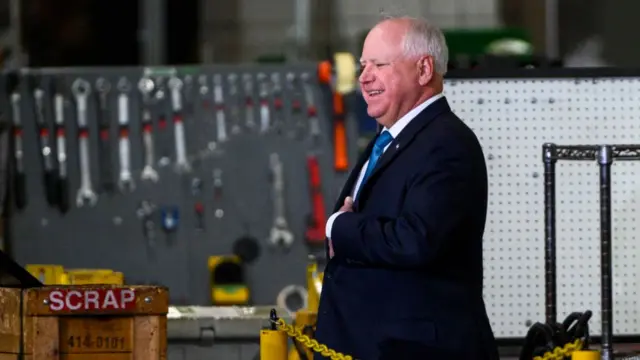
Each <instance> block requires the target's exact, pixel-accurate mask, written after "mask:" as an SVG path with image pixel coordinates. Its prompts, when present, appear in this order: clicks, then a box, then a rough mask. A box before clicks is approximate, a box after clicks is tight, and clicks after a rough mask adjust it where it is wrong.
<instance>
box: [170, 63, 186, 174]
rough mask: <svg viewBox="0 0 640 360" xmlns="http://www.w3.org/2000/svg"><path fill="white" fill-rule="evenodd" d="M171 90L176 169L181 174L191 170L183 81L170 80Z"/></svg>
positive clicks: (175, 78)
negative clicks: (185, 122)
mask: <svg viewBox="0 0 640 360" xmlns="http://www.w3.org/2000/svg"><path fill="white" fill-rule="evenodd" d="M168 85H169V89H170V90H171V108H172V110H173V132H174V135H175V142H176V168H177V170H178V171H179V172H188V171H190V170H191V166H190V165H189V160H188V159H187V143H186V140H185V131H184V122H183V119H182V110H183V109H182V86H183V83H182V80H180V79H179V78H178V77H176V76H173V77H171V79H169V84H168Z"/></svg>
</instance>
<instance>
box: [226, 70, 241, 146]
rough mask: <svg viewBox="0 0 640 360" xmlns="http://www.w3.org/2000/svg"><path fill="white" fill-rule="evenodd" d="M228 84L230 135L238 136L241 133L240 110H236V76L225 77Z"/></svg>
mask: <svg viewBox="0 0 640 360" xmlns="http://www.w3.org/2000/svg"><path fill="white" fill-rule="evenodd" d="M227 82H228V83H229V103H230V104H231V123H232V125H231V133H232V134H239V133H240V132H241V131H242V127H241V126H240V110H239V109H238V105H239V99H238V96H239V94H238V75H236V74H234V73H231V74H229V75H227Z"/></svg>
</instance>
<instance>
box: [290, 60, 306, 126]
mask: <svg viewBox="0 0 640 360" xmlns="http://www.w3.org/2000/svg"><path fill="white" fill-rule="evenodd" d="M287 91H288V92H289V94H290V96H291V120H292V121H293V123H292V124H290V125H291V127H290V131H289V136H291V137H293V138H299V137H300V136H302V135H303V134H304V124H305V122H304V117H303V115H302V104H301V101H300V100H301V96H300V95H301V94H300V87H299V79H298V77H297V76H296V74H295V73H293V72H289V73H287Z"/></svg>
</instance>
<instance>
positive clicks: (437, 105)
mask: <svg viewBox="0 0 640 360" xmlns="http://www.w3.org/2000/svg"><path fill="white" fill-rule="evenodd" d="M449 111H451V108H450V107H449V103H448V102H447V99H446V98H444V97H443V98H440V99H438V100H436V101H435V102H434V103H433V104H431V105H429V106H427V108H426V109H424V110H423V111H422V112H421V113H419V114H418V116H416V118H415V119H413V120H412V121H411V122H409V124H408V125H407V126H406V127H405V128H404V129H403V130H402V131H401V132H400V134H399V135H398V137H396V138H395V139H393V141H392V142H391V144H389V147H388V148H387V150H386V151H385V152H384V154H382V156H381V157H380V159H378V162H377V163H376V167H375V168H374V169H373V172H372V173H371V175H369V178H368V179H367V181H366V182H365V183H364V184H363V185H362V186H363V187H362V189H361V190H360V193H361V194H362V191H364V190H365V189H366V188H367V185H368V184H370V183H371V180H373V179H374V178H375V177H376V176H378V175H380V173H381V172H382V171H383V170H384V169H385V168H386V167H387V166H388V165H389V164H390V163H391V161H392V160H393V159H395V158H396V157H397V156H398V155H400V153H402V151H403V150H404V149H406V148H407V147H408V146H409V144H410V143H411V142H412V141H413V139H414V138H415V136H416V135H417V134H418V133H419V132H420V131H421V130H422V129H423V128H424V127H426V126H427V125H429V123H431V121H433V120H434V119H435V118H437V117H438V116H439V115H440V114H442V113H444V112H449ZM370 146H373V144H370ZM369 152H371V149H370V148H369Z"/></svg>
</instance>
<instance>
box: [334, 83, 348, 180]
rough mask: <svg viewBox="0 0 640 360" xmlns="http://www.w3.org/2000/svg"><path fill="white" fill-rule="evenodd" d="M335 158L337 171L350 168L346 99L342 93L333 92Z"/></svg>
mask: <svg viewBox="0 0 640 360" xmlns="http://www.w3.org/2000/svg"><path fill="white" fill-rule="evenodd" d="M333 116H334V117H333V156H334V158H333V160H334V168H335V170H336V171H340V172H344V171H348V170H349V155H348V153H347V130H346V126H345V121H344V99H343V97H342V95H341V94H338V93H334V94H333Z"/></svg>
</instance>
